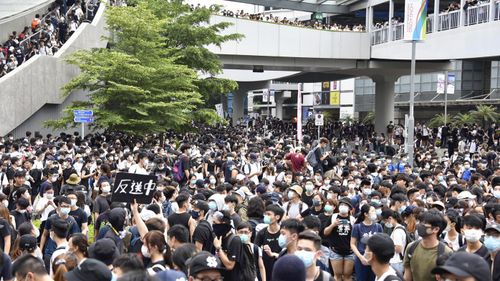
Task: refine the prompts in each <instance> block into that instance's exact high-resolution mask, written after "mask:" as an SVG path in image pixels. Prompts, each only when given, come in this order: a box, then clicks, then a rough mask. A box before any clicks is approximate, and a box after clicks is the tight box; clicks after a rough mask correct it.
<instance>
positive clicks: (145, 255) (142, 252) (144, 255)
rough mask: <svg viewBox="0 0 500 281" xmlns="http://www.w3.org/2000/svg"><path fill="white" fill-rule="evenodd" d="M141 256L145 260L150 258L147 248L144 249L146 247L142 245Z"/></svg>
mask: <svg viewBox="0 0 500 281" xmlns="http://www.w3.org/2000/svg"><path fill="white" fill-rule="evenodd" d="M141 254H142V256H143V257H145V258H150V257H151V253H150V252H149V250H148V247H146V245H142V247H141Z"/></svg>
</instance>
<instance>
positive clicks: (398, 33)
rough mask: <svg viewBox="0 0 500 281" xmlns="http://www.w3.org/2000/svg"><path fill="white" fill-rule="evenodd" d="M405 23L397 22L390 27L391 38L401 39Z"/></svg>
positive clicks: (394, 39)
mask: <svg viewBox="0 0 500 281" xmlns="http://www.w3.org/2000/svg"><path fill="white" fill-rule="evenodd" d="M404 30H405V24H404V23H398V24H395V25H394V26H393V27H392V40H393V41H396V40H401V39H403V37H404Z"/></svg>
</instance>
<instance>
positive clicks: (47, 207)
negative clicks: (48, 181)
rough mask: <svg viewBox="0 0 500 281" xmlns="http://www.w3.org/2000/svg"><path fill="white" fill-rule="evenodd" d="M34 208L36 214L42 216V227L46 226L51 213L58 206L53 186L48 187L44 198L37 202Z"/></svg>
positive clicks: (43, 195)
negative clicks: (55, 201)
mask: <svg viewBox="0 0 500 281" xmlns="http://www.w3.org/2000/svg"><path fill="white" fill-rule="evenodd" d="M34 208H35V211H36V213H37V214H39V215H40V221H41V222H42V226H43V225H45V221H47V218H48V217H49V213H50V212H52V211H53V210H55V208H56V204H55V203H54V189H53V187H52V186H47V187H46V188H45V190H44V193H43V194H42V197H39V198H38V200H35V206H34ZM42 229H43V227H42Z"/></svg>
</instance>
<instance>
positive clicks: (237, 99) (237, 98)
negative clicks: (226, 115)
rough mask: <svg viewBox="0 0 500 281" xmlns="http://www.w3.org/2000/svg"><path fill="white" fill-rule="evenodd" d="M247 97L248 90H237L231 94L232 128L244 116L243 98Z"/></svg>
mask: <svg viewBox="0 0 500 281" xmlns="http://www.w3.org/2000/svg"><path fill="white" fill-rule="evenodd" d="M247 95H248V90H247V89H245V88H243V89H238V90H237V91H236V92H234V94H233V126H234V125H236V124H237V121H238V120H240V119H241V118H242V117H243V116H244V114H245V98H246V97H247Z"/></svg>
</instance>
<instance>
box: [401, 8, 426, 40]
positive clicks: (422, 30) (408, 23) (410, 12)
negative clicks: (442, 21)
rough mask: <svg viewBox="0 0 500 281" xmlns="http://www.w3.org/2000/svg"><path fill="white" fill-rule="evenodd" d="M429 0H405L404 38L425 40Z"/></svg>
mask: <svg viewBox="0 0 500 281" xmlns="http://www.w3.org/2000/svg"><path fill="white" fill-rule="evenodd" d="M426 26H427V0H405V22H404V40H410V41H421V40H425V37H426V30H427V29H426Z"/></svg>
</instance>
